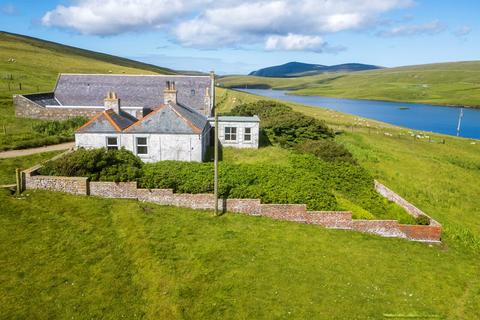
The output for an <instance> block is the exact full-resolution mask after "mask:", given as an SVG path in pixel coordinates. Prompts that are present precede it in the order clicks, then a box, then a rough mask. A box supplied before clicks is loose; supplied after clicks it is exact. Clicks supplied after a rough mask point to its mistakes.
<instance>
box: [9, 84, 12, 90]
mask: <svg viewBox="0 0 480 320" xmlns="http://www.w3.org/2000/svg"><path fill="white" fill-rule="evenodd" d="M8 91H12V89H11V88H10V82H8Z"/></svg>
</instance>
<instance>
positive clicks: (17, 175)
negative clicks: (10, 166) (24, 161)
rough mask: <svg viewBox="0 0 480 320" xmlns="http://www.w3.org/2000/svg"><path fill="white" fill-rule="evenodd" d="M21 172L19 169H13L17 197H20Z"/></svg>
mask: <svg viewBox="0 0 480 320" xmlns="http://www.w3.org/2000/svg"><path fill="white" fill-rule="evenodd" d="M21 174H22V173H21V172H20V168H16V169H15V178H16V180H17V195H20V193H22V181H21V180H22V177H21Z"/></svg>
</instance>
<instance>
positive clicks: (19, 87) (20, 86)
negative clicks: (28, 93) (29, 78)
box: [18, 82, 22, 91]
mask: <svg viewBox="0 0 480 320" xmlns="http://www.w3.org/2000/svg"><path fill="white" fill-rule="evenodd" d="M18 89H19V90H20V91H22V83H21V82H19V83H18Z"/></svg>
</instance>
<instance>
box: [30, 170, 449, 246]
mask: <svg viewBox="0 0 480 320" xmlns="http://www.w3.org/2000/svg"><path fill="white" fill-rule="evenodd" d="M38 168H39V167H34V168H32V169H29V170H26V171H24V172H23V176H24V180H25V189H44V190H51V191H61V192H66V193H72V194H77V195H90V196H97V197H103V198H122V199H138V200H139V201H145V202H151V203H156V204H160V205H170V206H177V207H185V208H192V209H203V210H213V209H214V208H215V197H214V195H213V194H177V193H174V192H173V190H171V189H139V188H137V183H136V182H119V183H116V182H90V181H88V179H87V178H81V177H50V176H38V175H36V171H37V170H38ZM378 188H380V189H381V190H383V191H386V190H387V189H388V188H386V187H385V186H383V185H380V184H378V185H377V189H378ZM388 190H389V191H388V192H386V194H388V196H389V198H391V199H394V198H395V201H398V202H400V203H404V204H405V206H406V207H408V208H410V206H412V205H411V204H409V203H408V202H406V200H404V199H403V198H401V197H400V196H398V195H396V194H395V196H394V195H393V194H391V193H392V192H393V191H391V190H390V189H388ZM218 207H219V209H220V210H222V211H228V212H235V213H244V214H248V215H252V216H264V217H268V218H271V219H277V220H286V221H293V222H297V223H305V224H314V225H319V226H323V227H325V228H329V229H345V230H355V231H359V232H365V233H372V234H377V235H380V236H383V237H397V238H404V239H409V240H414V241H424V242H439V241H440V240H441V230H442V229H441V225H440V224H439V223H438V222H436V221H435V220H433V219H431V223H430V225H426V226H420V225H403V224H399V223H398V221H396V220H356V219H352V213H351V212H341V211H334V212H331V211H307V207H306V205H304V204H261V203H260V200H258V199H223V200H219V203H218ZM416 210H418V211H420V210H419V209H418V208H416ZM418 211H416V212H417V213H418V214H424V213H422V212H421V211H420V212H418ZM409 212H410V211H409ZM412 215H413V214H412Z"/></svg>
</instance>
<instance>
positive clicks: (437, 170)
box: [217, 89, 480, 250]
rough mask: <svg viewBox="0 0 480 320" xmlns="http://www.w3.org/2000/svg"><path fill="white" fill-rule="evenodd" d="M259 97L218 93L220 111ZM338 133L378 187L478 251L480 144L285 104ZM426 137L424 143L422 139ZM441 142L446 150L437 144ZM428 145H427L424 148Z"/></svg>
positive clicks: (450, 237) (448, 235) (456, 241)
mask: <svg viewBox="0 0 480 320" xmlns="http://www.w3.org/2000/svg"><path fill="white" fill-rule="evenodd" d="M259 99H264V98H262V97H258V96H254V95H249V94H245V93H242V92H237V91H232V90H222V89H220V90H218V99H217V100H218V101H219V103H220V104H221V105H220V107H221V110H224V111H227V110H230V109H231V108H232V107H233V106H235V105H238V104H241V103H245V102H251V101H255V100H259ZM287 104H288V105H289V106H291V107H292V108H293V109H294V110H297V111H300V112H303V113H305V114H308V115H310V116H313V117H316V118H318V119H322V120H325V121H326V122H327V123H328V124H329V125H330V126H332V127H334V128H336V129H337V130H340V131H342V132H343V134H341V135H338V136H337V138H336V140H337V141H338V142H340V143H343V144H344V145H345V146H346V147H347V148H348V149H349V150H350V151H351V152H352V153H353V154H354V155H355V157H356V158H357V159H358V161H359V162H360V163H361V164H362V166H364V167H365V168H367V169H368V170H369V171H370V173H371V174H372V175H373V176H374V177H375V178H376V179H378V180H380V181H381V182H383V183H385V184H386V185H388V186H389V187H391V188H393V189H394V190H395V191H396V192H398V193H399V194H400V195H402V196H404V197H405V198H406V199H408V200H409V201H411V202H412V203H414V204H415V205H417V206H418V207H419V208H421V209H422V210H424V211H425V212H426V213H427V214H429V215H431V216H433V217H434V218H435V219H437V220H438V221H440V222H441V223H442V224H443V225H444V228H445V232H444V238H445V240H446V241H447V242H449V243H451V244H455V245H457V244H459V245H466V246H468V247H471V248H474V249H476V250H478V249H480V231H479V230H480V198H479V197H478V194H480V185H479V184H478V183H477V181H479V180H480V167H479V164H480V142H479V141H478V140H469V139H463V138H456V137H451V136H445V135H438V134H432V133H422V132H415V136H416V137H417V136H419V137H421V138H415V139H414V138H413V137H412V136H411V134H410V132H412V130H409V129H405V128H400V127H395V126H392V125H389V124H385V123H381V122H378V121H374V120H369V119H363V118H360V117H357V116H352V115H348V114H342V113H339V112H335V111H331V110H327V109H322V108H314V107H307V106H301V105H296V104H292V103H287ZM427 137H428V138H427ZM443 140H444V141H445V144H442V143H439V142H440V141H443ZM429 141H430V142H429Z"/></svg>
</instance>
